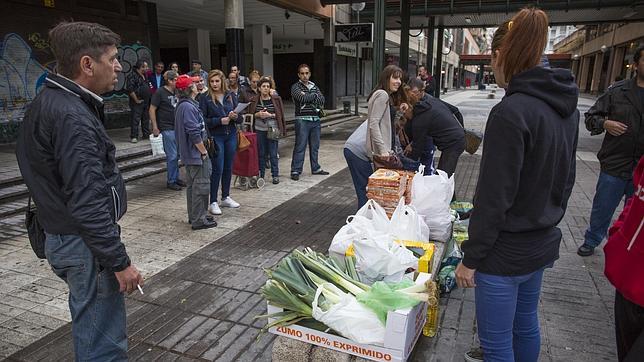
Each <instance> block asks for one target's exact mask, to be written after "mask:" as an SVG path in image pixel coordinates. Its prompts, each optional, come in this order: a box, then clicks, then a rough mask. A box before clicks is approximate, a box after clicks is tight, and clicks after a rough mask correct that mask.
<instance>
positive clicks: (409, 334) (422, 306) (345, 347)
mask: <svg viewBox="0 0 644 362" xmlns="http://www.w3.org/2000/svg"><path fill="white" fill-rule="evenodd" d="M430 278H431V275H430V274H426V273H420V274H419V277H417V278H416V283H419V282H423V283H424V282H425V281H426V280H428V279H430ZM281 311H282V309H281V308H277V307H275V306H272V305H270V304H268V313H269V314H272V313H277V312H281ZM426 318H427V303H419V304H418V305H416V306H415V307H413V308H408V309H401V310H395V311H390V312H388V313H387V324H386V326H385V343H384V345H383V346H378V345H371V344H362V343H357V342H354V341H352V340H350V339H347V338H344V337H342V336H339V335H336V334H330V333H325V332H322V331H318V330H315V329H311V328H307V327H303V326H300V325H297V324H293V325H290V326H285V327H272V328H270V329H269V330H268V331H269V332H270V333H273V334H277V335H281V336H285V337H288V338H293V339H297V340H299V341H302V342H306V343H311V344H315V345H318V346H321V347H325V348H330V349H334V350H336V351H340V352H345V353H348V354H351V355H354V356H359V357H363V358H366V359H369V360H372V361H385V362H390V361H393V362H402V361H406V360H407V358H408V357H409V355H410V354H411V352H412V351H413V349H414V346H415V345H416V341H417V340H418V337H419V336H420V334H421V333H422V331H423V326H424V325H425V320H426ZM272 321H273V320H272V319H269V323H271V322H272Z"/></svg>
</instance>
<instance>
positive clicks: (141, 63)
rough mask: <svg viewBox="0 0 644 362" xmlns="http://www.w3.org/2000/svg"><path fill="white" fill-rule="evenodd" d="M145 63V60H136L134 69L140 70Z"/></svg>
mask: <svg viewBox="0 0 644 362" xmlns="http://www.w3.org/2000/svg"><path fill="white" fill-rule="evenodd" d="M147 62H148V61H147V60H145V59H139V60H137V61H136V63H134V69H141V67H142V66H143V64H145V63H147Z"/></svg>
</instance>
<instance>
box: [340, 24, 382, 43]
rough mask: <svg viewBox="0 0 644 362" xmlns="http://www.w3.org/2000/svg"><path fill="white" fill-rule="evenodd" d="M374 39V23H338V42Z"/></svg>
mask: <svg viewBox="0 0 644 362" xmlns="http://www.w3.org/2000/svg"><path fill="white" fill-rule="evenodd" d="M366 41H369V42H370V41H373V24H372V23H364V24H336V26H335V42H336V43H355V42H366Z"/></svg>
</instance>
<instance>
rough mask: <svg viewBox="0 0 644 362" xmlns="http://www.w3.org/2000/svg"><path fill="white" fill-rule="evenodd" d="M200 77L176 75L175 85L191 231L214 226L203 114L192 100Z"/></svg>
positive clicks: (179, 136)
mask: <svg viewBox="0 0 644 362" xmlns="http://www.w3.org/2000/svg"><path fill="white" fill-rule="evenodd" d="M200 79H201V78H200V77H189V76H187V75H185V74H184V75H181V76H179V77H178V78H177V82H176V85H175V87H176V89H177V96H178V97H179V104H177V110H176V113H175V118H174V122H175V134H176V138H177V144H178V145H179V154H180V155H181V160H182V161H183V164H184V165H186V176H187V181H186V197H187V206H188V222H189V223H190V224H192V230H200V229H209V228H213V227H215V226H217V223H216V222H215V221H214V220H213V219H212V217H209V216H208V200H209V198H210V174H211V173H212V167H211V164H210V158H209V156H208V151H207V149H206V146H205V144H204V141H207V140H208V138H207V136H206V128H205V125H204V120H203V115H202V114H201V111H200V110H199V104H198V103H197V101H195V97H197V94H199V91H198V90H197V85H196V84H195V82H198V81H199V80H200Z"/></svg>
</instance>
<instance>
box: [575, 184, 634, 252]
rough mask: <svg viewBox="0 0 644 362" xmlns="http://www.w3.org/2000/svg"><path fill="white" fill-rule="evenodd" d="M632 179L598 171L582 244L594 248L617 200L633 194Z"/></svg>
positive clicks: (617, 203)
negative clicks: (591, 206) (588, 223)
mask: <svg viewBox="0 0 644 362" xmlns="http://www.w3.org/2000/svg"><path fill="white" fill-rule="evenodd" d="M633 189H634V187H633V180H624V179H621V178H619V177H614V176H611V175H609V174H607V173H604V172H600V173H599V178H598V179H597V186H596V188H595V197H594V198H593V209H592V211H591V212H590V225H589V226H588V229H587V230H586V234H585V235H584V244H585V245H586V246H588V247H591V248H596V247H597V246H599V244H601V242H602V240H604V237H605V236H606V233H607V232H608V227H609V226H610V221H611V219H612V218H613V214H614V213H615V209H617V205H619V202H620V201H621V200H622V199H624V203H626V201H627V200H628V199H629V198H630V197H631V196H632V195H633V192H634V190H633Z"/></svg>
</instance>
